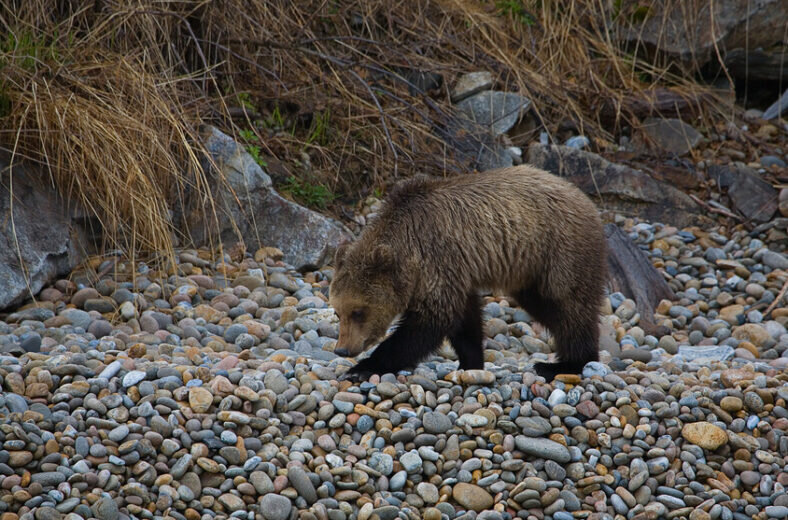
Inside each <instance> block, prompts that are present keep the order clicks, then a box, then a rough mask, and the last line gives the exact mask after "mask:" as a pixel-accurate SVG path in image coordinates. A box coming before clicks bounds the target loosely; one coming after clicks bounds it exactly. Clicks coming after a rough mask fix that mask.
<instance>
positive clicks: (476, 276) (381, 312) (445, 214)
mask: <svg viewBox="0 0 788 520" xmlns="http://www.w3.org/2000/svg"><path fill="white" fill-rule="evenodd" d="M606 253H607V250H606V241H605V235H604V232H603V227H602V222H601V219H600V218H599V214H598V211H597V209H596V207H595V205H594V203H593V202H591V200H589V198H588V197H587V196H586V195H585V194H583V193H582V192H581V191H580V190H579V189H578V188H577V187H575V186H574V185H572V184H570V183H569V182H567V181H565V180H563V179H561V178H559V177H556V176H554V175H551V174H549V173H547V172H545V171H542V170H539V169H537V168H534V167H532V166H527V165H522V166H515V167H511V168H503V169H498V170H493V171H487V172H485V173H480V174H468V175H461V176H455V177H451V178H446V179H413V180H409V181H405V182H402V183H399V184H398V185H397V186H395V187H394V188H393V189H392V191H391V193H390V194H389V196H388V197H387V199H386V201H385V202H384V204H383V206H382V209H381V211H380V212H379V213H378V215H377V216H376V217H375V218H374V219H372V221H371V222H370V223H369V224H368V226H367V227H366V228H365V229H364V231H363V232H362V234H361V236H360V237H359V238H358V240H356V241H355V242H353V243H345V244H342V245H340V246H339V248H338V249H337V251H336V255H335V259H334V268H335V273H334V277H333V280H332V282H331V286H330V290H329V294H330V303H331V305H332V306H333V308H334V310H335V311H336V313H337V315H338V316H339V339H338V341H337V345H336V349H335V352H336V353H337V354H339V355H342V356H356V355H358V354H360V353H362V352H363V351H365V350H367V349H368V348H370V347H371V346H373V345H374V344H375V343H377V342H378V341H380V339H381V338H383V337H384V336H385V335H386V332H387V330H388V328H389V326H390V325H391V324H392V322H393V321H394V320H395V318H397V317H399V318H400V319H399V321H398V325H397V327H396V329H395V330H394V331H393V332H392V333H391V335H390V336H388V337H387V338H385V339H384V340H383V341H382V342H381V343H380V344H379V345H378V347H377V349H376V350H375V351H374V352H373V353H372V354H371V355H370V356H369V357H368V358H366V359H363V360H362V361H360V362H359V363H358V364H356V365H355V366H354V367H353V368H352V369H350V370H349V371H348V372H347V373H346V377H354V378H358V377H366V376H368V375H370V374H373V373H376V374H383V373H395V372H397V371H398V370H402V369H409V368H413V367H414V366H415V365H416V364H417V363H419V361H421V360H422V359H424V358H425V357H427V356H428V355H429V354H430V353H432V352H434V351H435V350H436V349H437V348H438V347H439V346H440V345H441V343H442V342H443V341H444V339H446V338H448V340H449V341H450V342H451V345H452V347H453V348H454V350H455V352H456V353H457V356H458V358H459V361H460V368H462V369H480V368H484V358H483V351H482V350H483V347H482V340H483V329H482V315H481V297H480V296H479V291H481V290H484V289H488V290H497V291H500V292H502V293H505V294H508V295H510V296H511V297H513V298H514V299H515V300H516V301H517V302H518V303H519V304H520V305H522V306H523V308H524V309H525V310H526V311H528V313H529V314H530V315H531V316H533V317H534V318H535V319H536V320H538V321H539V322H540V323H542V324H543V325H545V326H546V327H547V328H548V329H549V331H550V332H551V333H552V335H553V337H554V339H555V345H556V350H557V357H558V360H559V361H558V362H557V363H537V364H536V366H535V370H536V372H537V373H538V374H539V375H542V376H544V377H545V378H547V380H548V381H549V380H552V379H553V378H554V376H555V375H556V374H559V373H579V372H580V371H581V370H582V369H583V366H584V365H585V364H586V363H588V362H589V361H596V360H597V359H598V357H599V348H598V339H599V327H598V317H599V311H600V307H601V303H602V298H603V297H604V293H605V287H604V285H605V279H606V266H607V259H606Z"/></svg>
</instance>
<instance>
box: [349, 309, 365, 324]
mask: <svg viewBox="0 0 788 520" xmlns="http://www.w3.org/2000/svg"><path fill="white" fill-rule="evenodd" d="M350 319H351V320H353V321H362V320H363V319H364V311H363V310H361V309H357V310H355V311H353V312H351V313H350Z"/></svg>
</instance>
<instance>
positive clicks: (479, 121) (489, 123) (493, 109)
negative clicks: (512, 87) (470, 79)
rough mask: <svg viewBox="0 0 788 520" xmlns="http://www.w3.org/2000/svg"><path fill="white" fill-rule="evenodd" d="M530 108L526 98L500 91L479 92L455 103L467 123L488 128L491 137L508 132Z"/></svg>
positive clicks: (529, 101)
mask: <svg viewBox="0 0 788 520" xmlns="http://www.w3.org/2000/svg"><path fill="white" fill-rule="evenodd" d="M530 107H531V100H529V99H528V98H524V97H522V96H520V95H519V94H514V93H512V92H500V91H487V92H480V93H478V94H476V95H474V96H471V97H469V98H467V99H464V100H462V101H460V102H459V103H457V109H458V110H459V111H460V112H461V113H462V114H463V115H465V117H466V118H467V120H468V121H470V122H472V123H473V124H474V126H476V125H478V126H482V127H485V128H488V129H489V131H490V132H491V133H492V135H493V136H498V135H502V134H505V133H506V132H508V131H509V130H510V129H511V128H512V127H513V126H514V125H515V124H516V123H517V121H518V120H519V119H520V116H521V115H522V114H523V113H525V112H526V111H527V110H528V109H529V108H530Z"/></svg>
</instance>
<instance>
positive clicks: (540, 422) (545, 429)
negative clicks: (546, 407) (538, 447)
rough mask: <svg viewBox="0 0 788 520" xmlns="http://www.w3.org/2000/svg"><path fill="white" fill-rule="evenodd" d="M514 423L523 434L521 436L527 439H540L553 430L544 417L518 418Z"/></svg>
mask: <svg viewBox="0 0 788 520" xmlns="http://www.w3.org/2000/svg"><path fill="white" fill-rule="evenodd" d="M515 423H516V424H517V426H518V427H519V428H520V430H521V431H522V432H523V435H526V436H528V437H541V436H542V435H547V434H548V433H550V431H551V430H552V429H553V427H552V426H550V421H548V420H547V419H545V418H544V417H539V416H536V417H518V418H517V419H515Z"/></svg>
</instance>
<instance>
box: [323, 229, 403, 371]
mask: <svg viewBox="0 0 788 520" xmlns="http://www.w3.org/2000/svg"><path fill="white" fill-rule="evenodd" d="M334 269H335V271H334V278H333V280H332V281H331V287H330V289H329V294H330V304H331V306H332V307H333V308H334V311H335V312H336V313H337V316H339V340H338V341H337V345H336V348H335V350H334V352H335V353H337V354H339V355H342V356H357V355H358V354H361V353H362V352H364V351H365V350H367V349H368V348H369V347H371V346H373V345H375V344H376V343H377V342H378V341H380V340H381V339H383V337H384V336H385V335H386V331H387V330H388V327H389V325H391V322H392V321H393V320H394V319H395V318H396V317H397V314H399V313H400V312H402V311H403V310H404V308H405V303H406V302H405V301H403V297H404V295H405V294H407V292H404V291H403V289H404V285H405V284H403V283H402V282H403V281H402V277H401V276H400V273H401V271H402V265H400V264H399V263H398V261H397V258H396V255H395V253H394V250H393V249H392V248H391V246H388V245H385V244H376V245H374V246H372V247H364V245H363V244H361V243H358V242H357V243H354V244H350V243H343V244H340V246H339V247H338V248H337V251H336V254H335V256H334Z"/></svg>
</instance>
